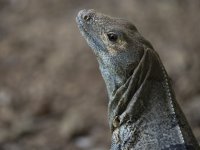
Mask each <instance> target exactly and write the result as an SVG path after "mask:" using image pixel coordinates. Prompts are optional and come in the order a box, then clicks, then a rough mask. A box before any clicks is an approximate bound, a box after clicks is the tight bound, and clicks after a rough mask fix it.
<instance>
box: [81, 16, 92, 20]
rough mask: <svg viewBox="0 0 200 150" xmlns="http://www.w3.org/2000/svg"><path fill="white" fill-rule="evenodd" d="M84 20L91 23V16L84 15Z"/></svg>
mask: <svg viewBox="0 0 200 150" xmlns="http://www.w3.org/2000/svg"><path fill="white" fill-rule="evenodd" d="M83 19H84V20H85V21H89V20H90V19H91V16H89V15H84V16H83Z"/></svg>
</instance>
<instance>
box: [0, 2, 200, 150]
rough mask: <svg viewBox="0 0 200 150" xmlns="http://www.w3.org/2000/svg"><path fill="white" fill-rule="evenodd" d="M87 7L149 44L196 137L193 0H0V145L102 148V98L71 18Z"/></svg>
mask: <svg viewBox="0 0 200 150" xmlns="http://www.w3.org/2000/svg"><path fill="white" fill-rule="evenodd" d="M84 8H94V9H96V10H98V11H100V12H104V13H106V14H109V15H112V16H116V17H123V18H126V19H128V20H130V21H132V22H133V23H134V24H135V25H136V26H137V27H138V29H139V31H140V32H141V33H142V35H144V37H146V38H147V39H148V40H149V41H151V42H152V44H153V45H154V47H155V49H156V50H157V51H158V53H159V54H160V56H161V59H162V60H163V63H164V65H165V66H166V69H167V71H168V73H169V75H170V76H171V78H172V80H173V83H174V88H175V92H176V95H177V99H178V101H179V103H180V104H181V106H182V108H183V111H184V112H185V114H186V116H187V118H188V120H189V122H190V124H191V126H192V128H193V131H194V133H195V136H196V137H197V138H198V140H199V141H200V60H199V58H200V1H199V0H190V1H188V0H168V1H166V0H152V1H148V0H123V1H120V0H110V1H107V0H87V1H86V0H0V150H107V149H109V146H110V145H109V144H110V132H109V128H108V122H107V102H108V100H107V95H106V90H105V85H104V82H103V79H102V78H101V76H100V72H99V70H98V65H97V62H96V59H95V56H94V55H93V53H92V51H91V50H90V48H89V47H88V46H87V44H86V42H85V41H84V39H83V38H82V37H81V35H80V33H79V31H78V28H77V26H76V22H75V17H76V15H77V13H78V11H79V10H80V9H84Z"/></svg>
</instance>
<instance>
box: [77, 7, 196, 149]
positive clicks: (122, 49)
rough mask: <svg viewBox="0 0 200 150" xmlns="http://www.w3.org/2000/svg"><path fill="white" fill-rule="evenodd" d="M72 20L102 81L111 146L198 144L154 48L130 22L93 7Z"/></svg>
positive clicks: (182, 146)
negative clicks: (90, 52) (106, 103)
mask: <svg viewBox="0 0 200 150" xmlns="http://www.w3.org/2000/svg"><path fill="white" fill-rule="evenodd" d="M76 21H77V24H78V27H79V29H80V32H81V33H82V35H83V37H84V38H85V39H86V41H87V43H88V44H89V46H90V47H91V48H92V49H93V51H94V53H95V55H96V57H97V60H98V63H99V68H100V71H101V73H102V76H103V78H104V80H105V83H106V86H107V91H108V95H109V104H108V114H109V125H110V128H111V133H112V144H111V150H175V149H176V150H190V149H191V150H193V149H194V150H198V149H199V146H198V143H197V141H196V139H195V137H194V135H193V133H192V131H191V128H190V127H189V125H188V123H187V121H186V119H185V116H184V115H183V113H182V111H181V109H180V107H179V106H178V104H177V102H176V99H175V96H174V92H173V89H172V86H171V84H170V81H169V77H168V75H167V73H166V71H165V68H164V66H163V64H162V62H161V60H160V58H159V56H158V54H157V53H156V52H155V50H154V49H153V47H152V45H151V44H150V43H149V42H148V41H147V40H145V39H144V38H143V37H142V36H141V35H140V33H139V32H138V31H137V29H136V27H135V26H134V25H133V24H131V23H130V22H128V21H126V20H124V19H119V18H113V17H110V16H107V15H104V14H102V13H98V12H96V11H95V10H81V11H80V12H79V13H78V16H77V18H76Z"/></svg>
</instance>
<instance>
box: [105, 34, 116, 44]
mask: <svg viewBox="0 0 200 150" xmlns="http://www.w3.org/2000/svg"><path fill="white" fill-rule="evenodd" d="M107 36H108V39H109V40H110V41H111V42H116V41H117V40H118V35H117V34H115V33H108V34H107Z"/></svg>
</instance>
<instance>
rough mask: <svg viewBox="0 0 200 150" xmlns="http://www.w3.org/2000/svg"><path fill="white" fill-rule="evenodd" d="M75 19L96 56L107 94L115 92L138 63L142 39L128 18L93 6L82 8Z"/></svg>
mask: <svg viewBox="0 0 200 150" xmlns="http://www.w3.org/2000/svg"><path fill="white" fill-rule="evenodd" d="M76 21H77V24H78V27H79V29H80V32H81V33H82V35H83V36H84V38H85V39H86V41H87V43H88V44H89V46H90V47H91V48H92V49H93V51H94V53H95V55H96V56H97V60H98V62H99V66H100V70H101V73H102V75H103V77H104V80H105V82H106V85H107V89H108V93H109V95H111V94H114V91H115V90H116V89H117V88H119V87H120V86H121V85H122V84H123V83H124V82H125V81H126V80H127V78H128V77H129V76H130V75H131V73H132V71H133V70H134V68H135V67H136V66H137V65H138V63H139V61H140V59H141V57H142V55H143V53H144V50H143V49H144V48H143V43H144V42H142V41H144V39H143V38H142V36H141V35H140V34H139V32H138V31H137V29H136V27H135V26H134V25H133V24H131V23H130V22H128V21H126V20H124V19H120V18H113V17H110V16H107V15H104V14H101V13H98V12H96V11H95V10H81V11H80V12H79V13H78V16H77V18H76Z"/></svg>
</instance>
